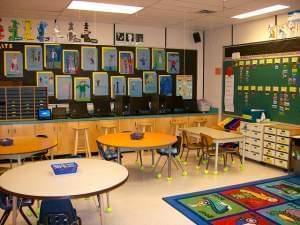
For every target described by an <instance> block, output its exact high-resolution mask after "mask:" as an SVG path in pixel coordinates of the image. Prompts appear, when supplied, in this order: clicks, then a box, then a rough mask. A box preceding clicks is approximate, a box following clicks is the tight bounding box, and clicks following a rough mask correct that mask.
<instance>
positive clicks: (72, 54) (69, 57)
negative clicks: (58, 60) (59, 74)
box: [63, 50, 79, 74]
mask: <svg viewBox="0 0 300 225" xmlns="http://www.w3.org/2000/svg"><path fill="white" fill-rule="evenodd" d="M78 72H79V52H78V51H77V50H63V73H69V74H76V73H78Z"/></svg>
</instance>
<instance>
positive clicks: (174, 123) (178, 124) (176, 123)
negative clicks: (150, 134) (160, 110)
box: [170, 120, 186, 136]
mask: <svg viewBox="0 0 300 225" xmlns="http://www.w3.org/2000/svg"><path fill="white" fill-rule="evenodd" d="M170 123H171V127H172V131H173V132H172V133H173V135H175V136H181V133H182V132H181V131H180V130H179V129H180V128H184V127H185V124H186V122H185V121H183V120H171V122H170Z"/></svg>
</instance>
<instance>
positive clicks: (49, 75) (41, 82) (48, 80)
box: [36, 71, 54, 96]
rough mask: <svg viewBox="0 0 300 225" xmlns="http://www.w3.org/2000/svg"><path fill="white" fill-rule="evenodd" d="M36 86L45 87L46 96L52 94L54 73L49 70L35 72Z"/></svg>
mask: <svg viewBox="0 0 300 225" xmlns="http://www.w3.org/2000/svg"><path fill="white" fill-rule="evenodd" d="M36 86H37V87H46V88H47V91H48V96H54V74H53V72H51V71H47V72H46V71H43V72H37V73H36Z"/></svg>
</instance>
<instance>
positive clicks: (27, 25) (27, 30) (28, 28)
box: [23, 20, 34, 41]
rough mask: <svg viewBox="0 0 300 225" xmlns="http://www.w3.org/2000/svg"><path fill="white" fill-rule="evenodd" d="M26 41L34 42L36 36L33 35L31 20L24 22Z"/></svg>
mask: <svg viewBox="0 0 300 225" xmlns="http://www.w3.org/2000/svg"><path fill="white" fill-rule="evenodd" d="M23 37H24V40H26V41H32V40H34V36H33V34H32V21H31V20H24V35H23Z"/></svg>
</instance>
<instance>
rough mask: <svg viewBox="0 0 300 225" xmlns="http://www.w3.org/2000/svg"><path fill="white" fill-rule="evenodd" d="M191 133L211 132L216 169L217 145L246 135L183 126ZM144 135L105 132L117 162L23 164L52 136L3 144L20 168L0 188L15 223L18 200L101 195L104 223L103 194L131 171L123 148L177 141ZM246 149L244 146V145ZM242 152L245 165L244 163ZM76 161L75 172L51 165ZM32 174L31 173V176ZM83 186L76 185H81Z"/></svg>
mask: <svg viewBox="0 0 300 225" xmlns="http://www.w3.org/2000/svg"><path fill="white" fill-rule="evenodd" d="M184 130H186V132H188V133H189V134H190V135H191V136H194V137H199V135H200V134H201V133H203V134H206V135H209V136H211V137H212V138H213V140H214V143H215V144H216V149H215V151H216V161H215V172H216V171H217V169H218V145H219V144H222V143H228V142H243V143H245V142H244V136H243V135H240V134H234V133H229V132H225V131H220V130H216V129H213V128H207V127H191V128H184ZM143 135H144V136H143V138H142V139H140V140H134V139H132V138H131V133H130V132H123V133H115V134H108V135H102V136H99V137H98V138H97V141H98V142H99V143H101V144H102V145H104V146H107V147H113V148H115V149H116V151H117V153H118V162H119V163H115V162H108V161H105V160H99V159H91V158H81V159H80V158H73V159H58V160H45V161H38V162H34V163H26V164H24V165H21V164H22V159H25V158H27V157H31V156H33V155H34V154H36V153H40V152H42V151H45V150H50V149H51V148H53V147H55V146H56V144H57V143H56V142H55V141H54V140H52V139H51V138H38V137H32V138H29V137H22V138H15V139H14V142H13V145H11V146H5V147H4V146H1V147H0V158H1V159H13V160H17V161H18V165H19V166H17V167H15V168H13V169H10V170H8V171H6V172H5V173H4V174H3V175H1V176H0V188H1V190H2V191H3V192H5V193H8V194H12V195H13V216H12V224H13V225H16V224H17V220H16V218H17V199H18V198H24V197H26V198H32V199H40V200H43V199H55V198H58V199H61V198H80V197H86V196H95V195H100V198H99V199H100V200H99V201H100V202H99V204H100V212H99V214H100V224H101V225H103V224H104V221H103V200H102V194H103V193H106V192H108V191H111V190H113V189H115V188H118V187H119V186H121V185H122V184H124V183H125V182H126V181H127V179H128V170H127V169H126V168H125V167H124V166H122V165H121V164H120V159H121V153H122V151H123V150H124V149H126V150H132V151H142V150H155V149H160V148H166V147H169V146H171V145H173V144H174V143H176V141H177V138H176V136H174V135H170V134H165V133H156V132H153V133H152V132H145V133H144V134H143ZM243 149H244V148H243ZM244 161H245V158H244V151H243V164H244ZM68 162H75V163H77V165H78V169H77V172H76V173H74V174H63V175H55V174H54V173H53V171H52V168H51V165H52V164H57V163H68ZM29 174H30V176H28V175H29ZM79 183H80V185H76V184H79Z"/></svg>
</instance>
